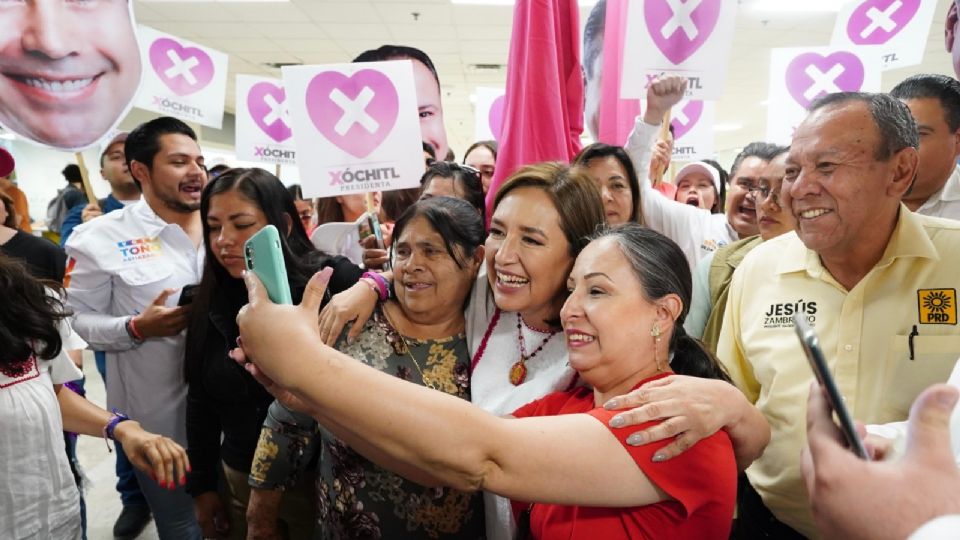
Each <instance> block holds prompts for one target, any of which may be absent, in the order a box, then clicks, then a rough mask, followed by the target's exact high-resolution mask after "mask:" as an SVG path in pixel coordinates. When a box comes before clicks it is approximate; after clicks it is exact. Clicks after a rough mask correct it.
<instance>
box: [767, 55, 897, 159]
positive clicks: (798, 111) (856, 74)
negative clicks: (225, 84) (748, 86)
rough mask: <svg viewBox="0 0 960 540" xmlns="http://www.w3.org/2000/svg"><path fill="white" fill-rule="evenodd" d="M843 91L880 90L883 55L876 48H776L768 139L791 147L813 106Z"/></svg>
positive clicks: (769, 104)
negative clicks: (813, 103)
mask: <svg viewBox="0 0 960 540" xmlns="http://www.w3.org/2000/svg"><path fill="white" fill-rule="evenodd" d="M841 91H844V92H855V91H863V92H879V91H880V55H879V51H877V50H876V48H874V47H859V48H857V49H854V50H851V49H837V48H833V47H809V48H790V49H773V50H772V51H771V57H770V90H769V94H768V97H769V101H768V106H767V138H766V140H768V141H771V142H776V143H778V144H790V140H791V139H792V138H793V132H794V130H795V129H796V128H797V125H799V124H800V122H801V121H802V120H803V119H804V117H806V115H807V108H808V107H809V106H810V103H811V102H813V101H814V100H815V99H817V98H818V97H821V96H823V95H825V94H828V93H833V92H841Z"/></svg>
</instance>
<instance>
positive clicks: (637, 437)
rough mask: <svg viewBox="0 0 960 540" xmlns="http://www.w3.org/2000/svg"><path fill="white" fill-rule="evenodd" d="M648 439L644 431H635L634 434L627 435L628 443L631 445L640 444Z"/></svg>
mask: <svg viewBox="0 0 960 540" xmlns="http://www.w3.org/2000/svg"><path fill="white" fill-rule="evenodd" d="M646 440H647V437H646V436H645V435H644V434H643V433H634V434H633V435H630V436H629V437H627V444H629V445H631V446H640V445H641V444H643V443H644V442H646ZM654 461H656V460H654Z"/></svg>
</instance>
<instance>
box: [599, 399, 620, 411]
mask: <svg viewBox="0 0 960 540" xmlns="http://www.w3.org/2000/svg"><path fill="white" fill-rule="evenodd" d="M603 408H604V409H607V410H608V411H609V410H612V409H619V408H620V400H617V399H611V400H610V401H608V402H606V403H604V404H603Z"/></svg>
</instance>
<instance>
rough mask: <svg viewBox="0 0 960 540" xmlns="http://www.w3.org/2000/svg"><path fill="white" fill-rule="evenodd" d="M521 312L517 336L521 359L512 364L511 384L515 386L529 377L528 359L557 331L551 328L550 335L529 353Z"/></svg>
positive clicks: (518, 318)
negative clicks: (524, 336) (524, 340)
mask: <svg viewBox="0 0 960 540" xmlns="http://www.w3.org/2000/svg"><path fill="white" fill-rule="evenodd" d="M520 324H521V323H520V313H517V338H518V339H519V341H520V359H519V360H517V361H516V362H514V363H513V365H512V366H510V384H512V385H514V386H519V385H521V384H523V381H525V380H526V379H527V360H530V359H532V358H533V357H534V356H536V355H537V353H538V352H540V351H541V350H543V347H544V345H546V344H547V342H548V341H550V338H552V337H553V336H554V335H555V334H556V333H557V331H556V330H551V331H550V335H548V336H547V337H545V338H544V339H543V341H541V342H540V346H539V347H537V350H535V351H533V353H532V354H530V355H527V350H526V345H525V344H524V342H523V329H522V328H521V326H520Z"/></svg>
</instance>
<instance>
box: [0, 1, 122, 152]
mask: <svg viewBox="0 0 960 540" xmlns="http://www.w3.org/2000/svg"><path fill="white" fill-rule="evenodd" d="M139 51H140V48H139V47H138V46H137V38H136V35H135V34H134V22H133V8H132V7H131V5H130V2H129V1H128V0H84V1H76V0H0V125H2V126H3V127H4V128H6V129H8V130H10V131H13V132H14V133H16V134H18V135H21V136H23V137H25V138H27V139H29V140H31V141H34V142H37V143H40V144H43V145H47V146H52V147H55V148H59V149H63V150H79V149H83V148H86V147H89V146H92V145H94V144H95V143H96V142H97V141H98V140H99V139H101V138H102V137H103V136H104V135H105V134H106V133H108V132H109V131H110V130H111V128H113V127H114V126H115V125H116V124H118V123H119V122H120V119H121V118H123V116H124V115H125V114H126V112H127V111H128V110H129V109H130V105H131V102H132V101H133V97H134V95H136V93H137V88H138V86H139V84H140V74H141V67H140V52H139Z"/></svg>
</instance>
